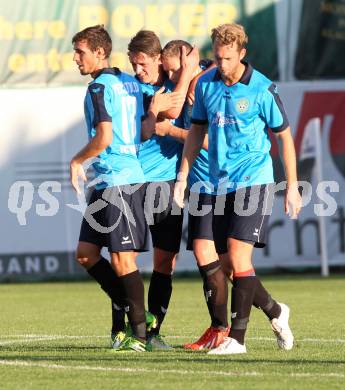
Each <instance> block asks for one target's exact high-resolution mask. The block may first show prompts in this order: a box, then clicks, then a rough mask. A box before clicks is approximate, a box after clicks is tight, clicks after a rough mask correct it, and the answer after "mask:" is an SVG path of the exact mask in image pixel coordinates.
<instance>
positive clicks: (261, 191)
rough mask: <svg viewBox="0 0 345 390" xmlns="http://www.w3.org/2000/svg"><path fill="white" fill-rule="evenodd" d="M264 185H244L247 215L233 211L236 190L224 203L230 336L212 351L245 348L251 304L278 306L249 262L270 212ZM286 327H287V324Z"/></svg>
mask: <svg viewBox="0 0 345 390" xmlns="http://www.w3.org/2000/svg"><path fill="white" fill-rule="evenodd" d="M266 189H267V186H255V187H249V188H247V189H244V204H245V205H246V207H247V210H250V209H251V208H252V209H253V210H252V212H251V213H250V214H249V215H243V214H241V213H240V214H238V212H237V211H236V209H237V210H240V209H239V208H238V204H237V203H236V202H238V200H237V194H236V193H235V194H228V195H227V200H226V201H227V203H228V202H231V203H232V204H233V208H231V203H228V205H227V206H226V213H227V215H229V216H230V218H229V225H228V233H227V236H228V238H227V246H228V263H229V264H230V267H231V268H232V270H233V288H232V302H231V312H232V320H231V330H230V334H229V337H230V338H229V340H227V341H226V342H225V343H224V345H221V346H220V347H219V350H218V351H215V353H220V354H223V353H224V354H225V353H226V354H228V353H229V354H232V353H244V352H246V349H245V346H244V336H245V332H246V328H247V323H248V321H249V315H250V309H251V307H250V306H251V305H252V304H255V306H257V307H264V308H265V313H266V315H268V316H272V315H277V314H278V313H279V311H280V310H281V306H280V305H279V304H277V302H275V301H273V300H272V298H271V297H270V296H269V295H268V293H267V291H266V290H265V289H264V288H263V286H262V284H261V282H260V280H259V279H258V277H257V276H256V275H255V271H254V268H253V264H252V252H253V247H254V245H255V246H258V247H263V246H264V245H265V236H266V231H267V224H268V216H269V215H268V214H266V213H265V212H263V210H264V209H265V210H266V209H267V202H266V201H267V199H266V198H265V193H266ZM255 194H256V195H257V197H256V196H255ZM240 198H241V197H240ZM254 199H257V203H255V201H254ZM242 201H243V199H242ZM252 203H253V204H252ZM229 204H230V206H229ZM265 210H264V211H265ZM218 222H219V221H218ZM215 229H216V228H215ZM283 307H284V306H283ZM287 314H288V313H287ZM278 318H280V316H279V317H278ZM284 319H285V318H284ZM277 321H278V320H277ZM278 322H279V321H278ZM281 322H282V321H280V323H281ZM284 325H285V323H284ZM272 327H273V322H272ZM287 328H288V331H290V328H289V327H287ZM273 329H274V327H273ZM274 330H275V329H274ZM285 330H286V327H285ZM275 331H276V330H275ZM280 333H282V332H280ZM283 333H284V332H283ZM290 333H291V331H290ZM291 336H292V334H291ZM278 344H279V341H278ZM286 349H288V348H286Z"/></svg>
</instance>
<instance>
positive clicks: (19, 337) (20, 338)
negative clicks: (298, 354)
mask: <svg viewBox="0 0 345 390" xmlns="http://www.w3.org/2000/svg"><path fill="white" fill-rule="evenodd" d="M164 337H165V338H167V339H177V340H179V339H180V340H183V339H189V338H196V337H198V336H197V335H185V336H164ZM86 338H89V339H90V338H91V339H107V338H110V336H100V335H89V334H86V335H83V336H77V335H63V334H12V335H0V345H4V344H12V343H20V342H30V341H46V340H47V341H51V340H61V339H65V340H73V339H75V340H78V339H86ZM3 339H14V340H6V341H2V340H3ZM247 340H256V341H274V340H276V339H275V338H274V337H247ZM295 341H296V342H308V343H340V344H345V339H340V338H339V339H314V338H303V339H296V340H295Z"/></svg>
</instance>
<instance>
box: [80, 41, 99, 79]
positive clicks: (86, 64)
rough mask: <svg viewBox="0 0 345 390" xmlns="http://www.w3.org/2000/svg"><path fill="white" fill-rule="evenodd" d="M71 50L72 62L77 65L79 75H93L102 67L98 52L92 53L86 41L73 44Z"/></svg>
mask: <svg viewBox="0 0 345 390" xmlns="http://www.w3.org/2000/svg"><path fill="white" fill-rule="evenodd" d="M73 48H74V56H73V61H75V63H76V64H77V65H78V68H79V72H80V74H82V75H87V74H93V73H95V72H96V71H97V70H99V69H100V68H101V67H102V66H103V64H102V58H101V56H100V50H99V49H97V50H96V51H92V50H91V49H90V48H89V46H88V44H87V41H80V42H75V43H74V46H73Z"/></svg>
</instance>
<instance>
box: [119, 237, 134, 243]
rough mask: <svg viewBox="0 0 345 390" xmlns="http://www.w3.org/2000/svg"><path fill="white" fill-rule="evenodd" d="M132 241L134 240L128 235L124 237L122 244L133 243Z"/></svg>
mask: <svg viewBox="0 0 345 390" xmlns="http://www.w3.org/2000/svg"><path fill="white" fill-rule="evenodd" d="M131 243H132V240H130V239H129V236H127V237H122V242H121V244H122V245H123V244H131Z"/></svg>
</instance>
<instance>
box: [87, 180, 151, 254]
mask: <svg viewBox="0 0 345 390" xmlns="http://www.w3.org/2000/svg"><path fill="white" fill-rule="evenodd" d="M145 188H146V186H145V184H128V185H121V186H115V187H109V188H106V189H102V190H96V189H95V190H93V192H92V194H91V197H90V200H89V202H88V207H87V209H86V212H85V214H84V218H83V221H82V224H81V229H80V236H79V241H85V242H89V243H92V244H95V245H98V246H99V247H107V248H108V250H109V252H126V251H136V252H144V251H147V250H149V228H148V225H147V223H146V220H145V214H144V199H145Z"/></svg>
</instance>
